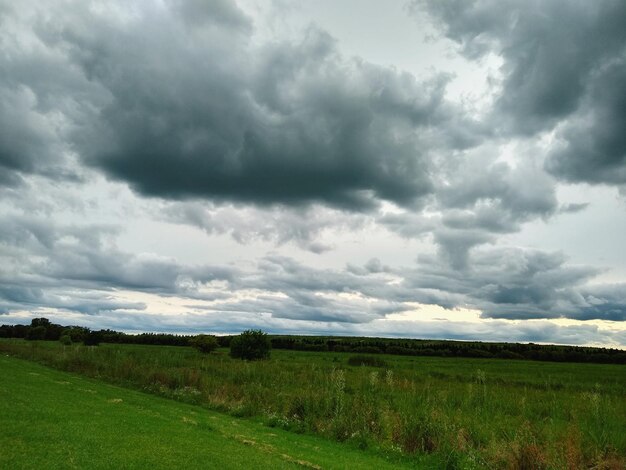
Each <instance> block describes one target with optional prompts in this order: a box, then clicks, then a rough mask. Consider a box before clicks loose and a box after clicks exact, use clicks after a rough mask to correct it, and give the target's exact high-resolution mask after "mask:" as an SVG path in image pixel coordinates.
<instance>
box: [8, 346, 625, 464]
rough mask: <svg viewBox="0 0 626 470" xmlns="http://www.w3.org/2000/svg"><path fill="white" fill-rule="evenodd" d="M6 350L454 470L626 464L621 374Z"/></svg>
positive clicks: (99, 350) (593, 369)
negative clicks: (429, 457) (434, 460)
mask: <svg viewBox="0 0 626 470" xmlns="http://www.w3.org/2000/svg"><path fill="white" fill-rule="evenodd" d="M0 351H3V352H5V353H10V354H13V355H18V356H20V357H24V358H27V359H32V360H36V361H39V362H42V363H44V364H47V365H50V366H53V367H56V368H59V369H63V370H68V371H73V372H77V373H80V374H85V375H88V376H91V377H98V378H101V379H104V380H106V381H109V382H114V383H117V384H121V385H125V386H129V387H134V388H139V389H142V390H145V391H148V392H151V393H156V394H159V395H163V396H167V397H170V398H173V399H176V400H181V401H185V402H189V403H194V404H199V405H202V406H207V407H209V408H212V409H216V410H221V411H224V412H228V413H231V414H233V415H236V416H246V417H256V418H258V419H261V420H263V421H264V422H265V423H266V424H268V425H270V426H279V427H282V428H285V429H289V430H292V431H295V432H307V433H315V434H319V435H323V436H326V437H328V438H331V439H335V440H339V441H347V442H349V443H352V444H354V445H356V446H358V447H370V448H375V449H379V450H380V451H382V452H392V453H402V454H409V455H412V454H414V455H418V454H433V455H438V456H440V457H441V461H442V465H444V466H446V467H449V468H483V467H491V468H513V469H514V468H519V469H522V468H586V467H596V468H624V466H625V465H626V460H625V458H624V457H625V456H626V396H625V395H624V390H625V389H626V368H625V367H624V366H618V365H595V364H584V365H581V364H552V363H530V362H524V361H506V360H493V361H489V360H472V359H445V358H406V357H399V356H385V366H384V367H371V366H367V365H359V366H356V367H355V366H349V365H348V361H349V358H350V356H349V355H347V354H346V355H343V354H340V353H306V352H287V351H274V353H273V358H272V359H271V360H269V361H263V362H255V363H248V362H244V361H240V360H234V359H231V358H230V357H228V355H227V354H226V352H225V351H220V352H218V353H215V354H211V355H202V354H200V353H198V352H197V351H195V350H192V349H191V348H180V347H179V348H174V347H165V346H134V345H101V346H99V347H85V346H82V345H74V346H62V345H60V344H54V343H50V342H25V341H18V340H10V341H0ZM358 362H359V363H360V364H364V362H363V361H358ZM353 363H354V361H353ZM372 365H374V364H372ZM376 365H377V366H378V365H379V364H376Z"/></svg>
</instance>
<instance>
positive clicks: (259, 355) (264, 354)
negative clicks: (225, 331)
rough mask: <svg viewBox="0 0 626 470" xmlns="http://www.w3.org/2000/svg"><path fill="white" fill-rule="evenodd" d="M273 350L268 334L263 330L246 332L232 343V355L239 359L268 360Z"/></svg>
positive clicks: (236, 337)
mask: <svg viewBox="0 0 626 470" xmlns="http://www.w3.org/2000/svg"><path fill="white" fill-rule="evenodd" d="M271 348H272V343H271V342H270V339H269V337H268V336H267V333H264V332H263V331H261V330H246V331H244V332H243V333H241V334H240V335H239V336H235V337H234V338H233V339H232V340H231V341H230V355H231V357H234V358H238V359H248V360H251V361H252V360H255V359H267V358H269V357H270V349H271Z"/></svg>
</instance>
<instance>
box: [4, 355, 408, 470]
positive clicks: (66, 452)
mask: <svg viewBox="0 0 626 470" xmlns="http://www.w3.org/2000/svg"><path fill="white" fill-rule="evenodd" d="M0 377H2V380H1V381H0V468H12V469H21V468H91V469H97V468H153V469H157V468H292V467H303V466H304V467H311V468H315V467H314V466H321V467H324V468H398V467H399V466H400V464H401V462H394V463H393V465H392V464H391V463H389V462H386V461H385V460H383V459H382V458H381V457H378V456H375V455H371V454H368V453H364V452H359V451H357V450H354V449H351V448H349V447H346V446H342V445H339V444H335V443H333V442H329V441H327V440H323V439H319V438H315V437H312V436H303V435H297V434H293V433H289V432H286V431H282V430H280V429H269V428H267V427H264V426H262V425H260V424H258V423H254V422H251V421H246V420H240V419H234V418H232V417H229V416H226V415H222V414H219V413H215V412H211V411H207V410H206V409H203V408H200V407H196V406H192V405H186V404H183V403H179V402H175V401H172V400H168V399H163V398H159V397H155V396H151V395H147V394H144V393H140V392H136V391H132V390H128V389H124V388H120V387H116V386H113V385H108V384H104V383H102V382H99V381H97V380H93V379H88V378H84V377H79V376H76V375H73V374H69V373H66V372H60V371H57V370H53V369H49V368H46V367H43V366H41V365H38V364H35V363H32V362H27V361H24V360H21V359H16V358H12V357H8V356H5V355H2V356H0Z"/></svg>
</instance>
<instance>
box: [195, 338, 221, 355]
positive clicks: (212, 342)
mask: <svg viewBox="0 0 626 470" xmlns="http://www.w3.org/2000/svg"><path fill="white" fill-rule="evenodd" d="M189 345H190V346H191V347H193V348H196V349H197V350H198V351H200V352H201V353H204V354H208V353H211V352H213V351H215V350H216V349H217V346H218V344H217V339H216V338H215V336H212V335H197V336H194V337H193V338H191V339H190V340H189Z"/></svg>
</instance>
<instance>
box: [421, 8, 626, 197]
mask: <svg viewBox="0 0 626 470" xmlns="http://www.w3.org/2000/svg"><path fill="white" fill-rule="evenodd" d="M424 5H425V6H426V8H427V10H428V11H429V12H430V13H431V15H432V16H433V17H434V18H435V19H436V20H437V22H438V24H439V25H440V26H441V27H442V28H443V31H444V34H445V35H446V36H448V37H449V38H451V39H452V40H454V41H456V42H458V43H459V44H460V45H461V50H462V52H463V53H464V54H465V55H466V56H467V57H469V58H477V57H481V56H484V55H486V54H488V53H493V54H496V55H499V56H501V57H502V59H503V60H504V63H503V66H502V68H501V72H502V74H503V82H502V90H501V93H500V95H499V97H498V98H497V100H496V103H495V108H494V116H493V119H494V123H497V124H498V126H499V127H500V128H501V130H504V131H505V132H514V133H521V134H532V133H534V132H539V131H545V130H550V129H552V128H554V126H556V125H557V124H559V123H565V124H564V125H562V126H561V128H560V129H559V132H558V136H559V137H560V139H561V146H560V148H558V149H555V150H554V151H553V152H551V154H550V155H549V158H548V160H547V162H546V167H547V169H548V170H549V171H550V172H551V173H553V174H554V175H555V176H557V177H559V178H563V179H565V180H567V181H572V182H590V183H608V184H617V185H623V184H625V183H626V138H625V137H624V134H625V133H624V129H625V128H626V111H624V110H625V109H626V91H624V86H623V84H624V81H625V80H626V28H624V24H625V23H626V4H625V3H624V2H622V1H619V0H602V1H597V2H580V1H569V0H559V1H552V2H541V1H522V0H507V1H494V0H476V1H470V2H467V1H458V0H449V1H430V0H428V1H421V0H420V1H417V2H414V6H416V11H417V10H419V9H420V8H418V7H421V6H424Z"/></svg>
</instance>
